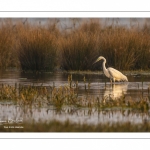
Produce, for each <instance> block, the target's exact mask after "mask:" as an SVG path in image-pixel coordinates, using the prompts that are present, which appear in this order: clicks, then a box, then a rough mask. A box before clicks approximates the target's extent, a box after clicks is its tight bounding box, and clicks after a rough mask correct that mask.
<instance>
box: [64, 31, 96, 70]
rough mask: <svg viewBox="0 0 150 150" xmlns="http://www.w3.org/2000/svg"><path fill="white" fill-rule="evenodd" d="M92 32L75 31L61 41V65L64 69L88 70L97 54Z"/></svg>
mask: <svg viewBox="0 0 150 150" xmlns="http://www.w3.org/2000/svg"><path fill="white" fill-rule="evenodd" d="M96 43H97V38H96V37H95V35H94V34H91V33H84V32H80V31H79V32H75V33H72V34H71V35H68V36H67V37H66V38H65V39H63V40H62V41H61V54H62V57H61V58H62V61H61V64H62V67H63V68H64V69H65V70H89V69H91V68H92V63H93V61H94V59H95V58H96V56H97V47H96Z"/></svg>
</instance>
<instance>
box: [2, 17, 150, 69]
mask: <svg viewBox="0 0 150 150" xmlns="http://www.w3.org/2000/svg"><path fill="white" fill-rule="evenodd" d="M71 21H72V28H71V29H69V30H68V29H67V28H66V29H65V30H62V29H61V28H60V26H58V24H59V21H53V22H47V23H46V24H44V25H42V24H40V23H39V24H31V23H29V22H28V21H27V20H25V21H24V22H21V21H18V22H15V24H14V22H13V21H12V20H11V19H5V20H3V21H1V24H0V68H1V69H6V68H8V67H17V68H20V69H22V70H25V71H26V70H32V71H53V70H55V69H58V68H63V69H65V70H99V69H101V65H100V63H97V64H95V65H92V63H93V62H94V60H95V59H96V58H97V57H98V56H100V55H102V56H104V57H105V58H106V59H107V65H108V66H112V67H115V68H117V69H119V70H148V69H150V42H149V41H150V27H149V25H148V23H147V22H145V24H144V25H143V26H137V27H132V26H131V25H130V26H129V27H125V26H120V25H116V24H113V23H112V24H109V25H108V24H107V23H105V24H102V23H101V22H100V20H99V19H89V20H87V21H84V22H83V21H79V20H75V19H74V20H73V19H72V20H71Z"/></svg>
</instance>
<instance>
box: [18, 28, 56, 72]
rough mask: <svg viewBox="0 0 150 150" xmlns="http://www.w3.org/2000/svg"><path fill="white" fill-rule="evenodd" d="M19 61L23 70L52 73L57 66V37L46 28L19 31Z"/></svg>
mask: <svg viewBox="0 0 150 150" xmlns="http://www.w3.org/2000/svg"><path fill="white" fill-rule="evenodd" d="M18 34H19V46H18V59H19V61H20V65H21V68H22V70H32V71H52V70H53V69H54V67H55V66H56V51H57V47H56V44H55V41H56V39H55V36H54V35H53V34H51V32H49V31H48V30H46V29H44V28H37V27H32V26H29V27H27V28H20V30H19V33H18Z"/></svg>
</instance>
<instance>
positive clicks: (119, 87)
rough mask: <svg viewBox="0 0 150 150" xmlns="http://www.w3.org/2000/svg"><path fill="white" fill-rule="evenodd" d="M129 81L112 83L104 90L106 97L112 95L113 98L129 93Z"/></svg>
mask: <svg viewBox="0 0 150 150" xmlns="http://www.w3.org/2000/svg"><path fill="white" fill-rule="evenodd" d="M127 89H128V83H126V84H110V86H109V88H106V89H105V91H104V97H111V98H112V99H116V98H120V97H121V96H122V95H123V94H126V93H127Z"/></svg>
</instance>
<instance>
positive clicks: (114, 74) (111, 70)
mask: <svg viewBox="0 0 150 150" xmlns="http://www.w3.org/2000/svg"><path fill="white" fill-rule="evenodd" d="M107 70H108V72H109V74H110V76H111V77H112V78H116V79H122V80H123V79H124V75H123V74H122V73H121V72H120V71H118V70H116V69H114V68H111V67H109V68H107Z"/></svg>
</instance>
